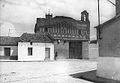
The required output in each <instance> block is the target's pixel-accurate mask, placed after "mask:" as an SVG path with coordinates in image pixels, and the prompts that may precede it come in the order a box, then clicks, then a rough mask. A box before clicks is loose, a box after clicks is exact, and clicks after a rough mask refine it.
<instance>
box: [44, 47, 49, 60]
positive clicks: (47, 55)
mask: <svg viewBox="0 0 120 83" xmlns="http://www.w3.org/2000/svg"><path fill="white" fill-rule="evenodd" d="M45 60H50V48H45Z"/></svg>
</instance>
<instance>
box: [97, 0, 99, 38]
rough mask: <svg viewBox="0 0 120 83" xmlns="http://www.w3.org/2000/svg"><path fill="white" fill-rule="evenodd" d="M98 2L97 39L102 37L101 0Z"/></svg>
mask: <svg viewBox="0 0 120 83" xmlns="http://www.w3.org/2000/svg"><path fill="white" fill-rule="evenodd" d="M97 3H98V28H97V40H99V38H100V1H99V0H97Z"/></svg>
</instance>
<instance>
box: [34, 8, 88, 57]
mask: <svg viewBox="0 0 120 83" xmlns="http://www.w3.org/2000/svg"><path fill="white" fill-rule="evenodd" d="M34 32H35V33H41V34H47V35H49V37H50V38H51V39H52V40H53V41H54V42H53V44H54V55H55V58H56V59H88V58H89V40H90V21H89V13H88V12H87V11H86V10H84V11H83V12H81V19H80V20H76V19H73V18H71V17H66V16H55V17H53V15H52V14H50V13H48V14H46V15H45V18H37V20H36V24H35V29H34Z"/></svg>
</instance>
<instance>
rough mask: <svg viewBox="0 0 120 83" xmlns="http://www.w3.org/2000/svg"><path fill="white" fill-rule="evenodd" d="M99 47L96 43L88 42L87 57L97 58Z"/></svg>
mask: <svg viewBox="0 0 120 83" xmlns="http://www.w3.org/2000/svg"><path fill="white" fill-rule="evenodd" d="M98 57H99V49H98V44H89V59H93V60H94V59H95V60H96V59H98Z"/></svg>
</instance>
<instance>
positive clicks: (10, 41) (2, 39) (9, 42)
mask: <svg viewBox="0 0 120 83" xmlns="http://www.w3.org/2000/svg"><path fill="white" fill-rule="evenodd" d="M19 41H20V39H19V37H8V36H0V46H17V43H18V42H19Z"/></svg>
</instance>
